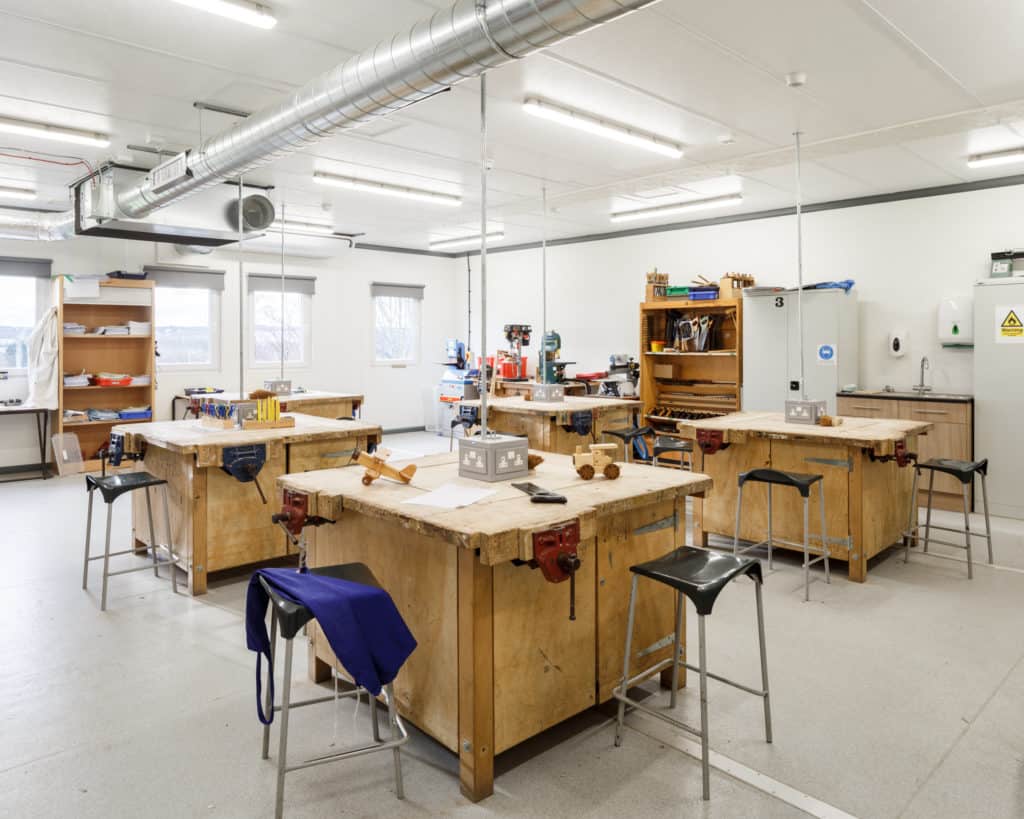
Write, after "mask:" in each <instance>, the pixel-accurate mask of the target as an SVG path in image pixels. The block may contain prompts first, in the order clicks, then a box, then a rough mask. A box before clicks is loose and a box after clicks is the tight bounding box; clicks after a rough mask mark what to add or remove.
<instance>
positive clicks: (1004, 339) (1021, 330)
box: [996, 304, 1024, 344]
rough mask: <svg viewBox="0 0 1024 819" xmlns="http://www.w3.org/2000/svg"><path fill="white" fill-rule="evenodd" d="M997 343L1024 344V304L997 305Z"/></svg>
mask: <svg viewBox="0 0 1024 819" xmlns="http://www.w3.org/2000/svg"><path fill="white" fill-rule="evenodd" d="M996 344H1024V304H1001V305H999V306H998V307H996Z"/></svg>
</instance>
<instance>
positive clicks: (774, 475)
mask: <svg viewBox="0 0 1024 819" xmlns="http://www.w3.org/2000/svg"><path fill="white" fill-rule="evenodd" d="M747 481H755V482H757V483H764V484H767V485H768V539H767V540H761V541H758V542H757V543H752V544H751V545H749V546H745V547H744V548H742V549H740V548H739V545H740V520H741V519H742V512H743V484H745V483H746V482H747ZM772 484H777V485H779V486H791V487H793V488H794V489H796V490H797V491H798V492H799V493H800V496H801V497H802V498H803V499H804V542H803V543H802V544H800V543H794V542H792V541H790V540H778V541H776V540H774V539H773V538H772ZM814 484H818V492H819V495H818V497H819V500H820V502H821V554H819V555H818V557H816V558H814V559H813V560H811V559H810V557H811V544H810V518H809V510H810V504H809V500H810V493H811V487H812V486H813V485H814ZM827 533H828V527H827V526H826V524H825V480H824V477H823V476H822V475H804V474H801V473H799V472H781V471H779V470H778V469H751V470H750V471H748V472H741V473H740V476H739V497H738V498H737V499H736V531H735V533H734V534H733V538H732V553H733V554H734V555H741V554H744V553H746V552H749V551H750V550H751V549H756V548H758V547H760V546H764V545H765V544H767V546H768V570H769V571H771V568H772V546H773V544H775V543H783V544H785V545H787V546H795V547H796V548H800V547H801V546H802V547H803V550H804V566H803V568H804V602H806V601H808V600H810V599H811V566H813V565H814V564H815V563H818V562H819V561H822V560H823V561H825V582H826V583H831V582H832V574H831V572H830V571H829V566H828V558H829V554H828V538H827Z"/></svg>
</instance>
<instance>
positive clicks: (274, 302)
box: [252, 290, 310, 367]
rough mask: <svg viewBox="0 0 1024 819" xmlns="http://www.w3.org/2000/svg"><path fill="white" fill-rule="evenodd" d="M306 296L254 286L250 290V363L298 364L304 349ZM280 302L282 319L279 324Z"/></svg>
mask: <svg viewBox="0 0 1024 819" xmlns="http://www.w3.org/2000/svg"><path fill="white" fill-rule="evenodd" d="M309 301H310V298H309V296H306V295H303V294H302V293H284V295H283V301H282V294H281V292H280V291H278V292H276V293H275V292H274V291H272V290H256V291H254V292H253V294H252V364H253V366H254V367H259V366H272V365H274V364H280V363H281V345H282V341H283V343H284V363H285V364H291V365H292V366H296V365H298V366H301V365H304V364H305V363H306V360H307V352H308V343H307V342H308V338H307V334H308V328H309V319H308V315H307V313H308V309H307V305H308V303H309ZM282 306H283V308H284V310H283V312H284V321H283V324H282V315H281V314H282Z"/></svg>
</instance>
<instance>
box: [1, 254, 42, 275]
mask: <svg viewBox="0 0 1024 819" xmlns="http://www.w3.org/2000/svg"><path fill="white" fill-rule="evenodd" d="M52 267H53V259H22V258H19V257H17V256H0V276H28V277H30V278H33V279H48V278H50V270H51V268H52Z"/></svg>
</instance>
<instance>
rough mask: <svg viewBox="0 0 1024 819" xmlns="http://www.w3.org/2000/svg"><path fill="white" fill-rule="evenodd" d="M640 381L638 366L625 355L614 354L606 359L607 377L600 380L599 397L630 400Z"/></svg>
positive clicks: (629, 356)
mask: <svg viewBox="0 0 1024 819" xmlns="http://www.w3.org/2000/svg"><path fill="white" fill-rule="evenodd" d="M639 380H640V365H639V364H638V363H637V361H636V359H635V358H633V357H632V356H631V355H627V354H626V353H615V354H613V355H611V356H609V358H608V375H607V377H605V378H603V379H601V395H608V396H611V397H613V398H632V397H633V396H634V395H636V385H637V382H639Z"/></svg>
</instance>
